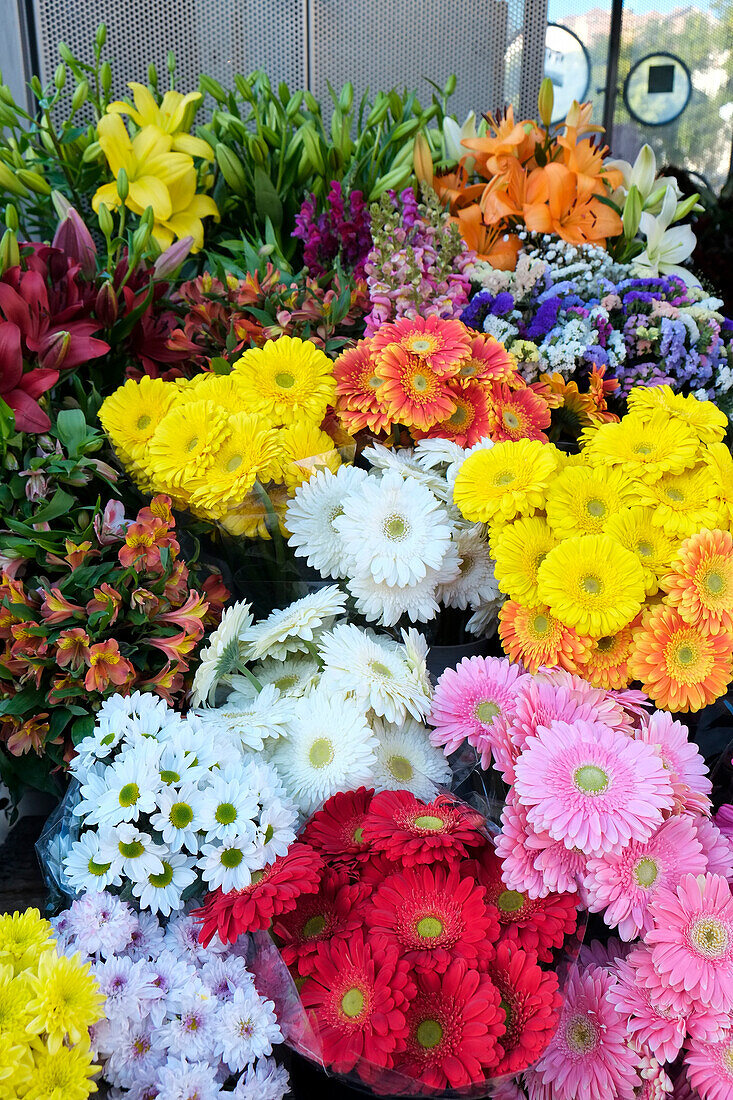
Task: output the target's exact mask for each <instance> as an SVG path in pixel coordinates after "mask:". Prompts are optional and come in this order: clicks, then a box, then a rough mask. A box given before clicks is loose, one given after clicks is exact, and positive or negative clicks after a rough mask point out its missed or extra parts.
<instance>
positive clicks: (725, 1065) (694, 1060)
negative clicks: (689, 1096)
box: [685, 1029, 733, 1100]
mask: <svg viewBox="0 0 733 1100" xmlns="http://www.w3.org/2000/svg"><path fill="white" fill-rule="evenodd" d="M685 1065H686V1066H687V1078H688V1080H689V1082H690V1084H691V1085H692V1087H693V1088H695V1089H697V1092H698V1093H699V1095H700V1098H701V1100H730V1098H731V1096H733V1029H730V1030H728V1031H726V1032H725V1034H724V1035H723V1038H722V1039H720V1040H719V1041H718V1042H717V1043H700V1042H692V1043H690V1049H689V1050H688V1051H687V1054H686V1055H685Z"/></svg>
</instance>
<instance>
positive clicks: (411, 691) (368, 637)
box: [197, 585, 451, 827]
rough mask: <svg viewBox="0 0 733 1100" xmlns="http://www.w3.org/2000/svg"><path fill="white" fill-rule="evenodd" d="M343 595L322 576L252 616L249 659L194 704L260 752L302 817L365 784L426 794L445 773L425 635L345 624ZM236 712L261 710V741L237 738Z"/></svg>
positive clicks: (246, 646)
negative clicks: (432, 719)
mask: <svg viewBox="0 0 733 1100" xmlns="http://www.w3.org/2000/svg"><path fill="white" fill-rule="evenodd" d="M345 602H346V595H345V593H343V592H341V590H340V589H339V588H338V587H336V586H335V585H333V586H328V587H325V588H322V589H320V590H318V591H316V592H314V593H311V594H310V595H308V596H305V597H303V599H300V600H296V601H295V602H294V603H292V604H291V605H290V606H289V607H286V608H283V609H282V610H277V611H274V612H273V613H272V614H271V615H270V616H269V617H268V618H267V619H264V620H262V621H261V622H258V623H254V624H249V625H248V626H247V627H246V628H245V630H244V631H243V633H242V636H241V638H239V639H238V640H237V645H238V647H239V652H240V654H247V655H248V656H247V658H245V659H243V658H242V657H241V656H240V659H239V661H238V664H237V665H236V671H234V670H232V668H231V667H230V666H229V665H227V666H226V670H225V672H224V674H223V675H222V677H221V679H220V680H219V681H218V682H216V683H213V684H211V685H210V686H209V689H208V691H207V694H208V696H209V698H212V699H216V700H217V701H218V702H219V706H217V707H210V708H203V709H201V710H199V711H198V712H197V713H198V715H199V716H200V718H201V720H202V721H203V722H204V723H205V725H206V726H207V728H208V726H209V725H211V726H212V727H221V725H222V724H224V725H225V726H226V727H227V729H229V730H230V731H231V733H232V736H233V737H234V739H235V740H237V741H238V743H240V744H241V745H243V746H244V749H245V751H250V752H257V753H258V760H262V759H264V760H266V761H267V762H268V763H269V764H270V765H271V766H272V767H273V768H274V769H275V771H276V773H277V776H278V779H279V781H280V783H281V784H282V786H283V788H284V789H285V791H286V792H287V795H288V796H289V798H291V799H292V801H293V802H294V803H295V805H296V806H297V807H298V810H299V811H300V812H301V815H303V816H308V815H309V814H311V813H313V812H314V811H315V810H317V809H318V808H319V807H320V806H321V805H322V804H323V803H324V802H325V801H326V800H327V799H328V798H330V797H331V796H332V795H334V794H336V793H337V792H338V791H343V790H350V789H353V788H356V787H360V786H362V785H363V786H367V787H373V788H375V789H377V790H390V789H395V790H397V789H401V788H409V789H410V790H414V791H415V793H416V794H419V796H420V797H425V796H427V795H428V794H429V795H430V796H431V797H432V796H433V795H434V794H435V793H436V792H437V789H438V787H439V786H440V785H444V784H449V783H450V778H451V773H450V769H449V767H448V765H447V764H446V761H445V758H444V757H443V755H442V754H441V753H440V752H439V751H436V750H435V748H434V747H433V746H432V745H431V744H430V739H429V732H428V730H427V728H426V726H425V725H424V719H425V718H426V716H427V714H428V713H429V711H430V706H431V698H432V688H431V685H430V680H429V677H428V674H427V669H426V657H427V645H426V643H425V639H424V638H423V637H422V635H420V634H419V633H418V632H417V631H416V630H413V629H410V630H408V631H402V636H401V641H397V640H396V639H395V638H393V637H391V636H389V635H387V634H384V633H380V632H377V631H375V630H371V629H364V628H362V627H360V626H357V625H355V624H354V623H350V622H349V621H348V620H347V618H346V616H345V614H343V610H344V606H345ZM240 713H246V714H247V715H250V716H252V715H256V716H258V721H259V722H260V725H258V729H259V731H260V732H261V734H262V740H261V742H260V743H259V744H258V745H255V744H253V742H252V738H251V737H250V739H249V741H247V740H246V739H245V738H242V737H240V735H239V730H238V727H237V723H238V721H239V719H238V718H237V715H238V714H240ZM250 720H251V721H252V720H253V719H250ZM275 824H277V823H276V822H275V821H274V819H273V827H274V826H275Z"/></svg>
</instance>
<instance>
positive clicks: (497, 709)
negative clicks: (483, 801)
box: [428, 657, 525, 767]
mask: <svg viewBox="0 0 733 1100" xmlns="http://www.w3.org/2000/svg"><path fill="white" fill-rule="evenodd" d="M524 680H525V676H524V675H523V674H522V671H521V668H520V667H519V666H518V665H514V664H512V663H511V661H507V660H505V659H504V660H500V659H499V658H498V657H464V658H463V660H462V661H461V663H460V664H459V665H458V667H457V668H449V669H446V671H445V672H444V673H443V675H442V676H441V677H440V679H439V680H438V683H437V685H436V688H435V695H434V696H433V709H432V711H431V713H430V717H429V719H428V721H429V722H430V723H431V724H432V725H433V726H435V729H434V730H433V731H432V733H431V734H430V740H431V742H432V743H433V745H442V746H443V747H444V748H443V751H444V752H445V754H446V756H447V755H449V754H450V753H452V752H454V751H455V750H456V749H457V748H458V746H459V745H461V744H462V743H463V742H464V741H468V743H469V744H470V745H473V747H474V748H475V749H478V751H479V752H481V753H482V754H485V756H486V760H485V761H484V759H482V764H483V766H484V767H487V766H488V756H489V751H490V747H491V739H492V733H493V731H494V729H495V728H496V727H497V726H499V725H500V724H502V723H505V722H507V721H508V720H510V719H511V718H512V716H513V714H514V709H515V706H516V701H517V696H518V693H519V689H520V688H521V686H522V684H523V682H524Z"/></svg>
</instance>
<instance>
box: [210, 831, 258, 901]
mask: <svg viewBox="0 0 733 1100" xmlns="http://www.w3.org/2000/svg"><path fill="white" fill-rule="evenodd" d="M258 863H259V849H258V846H257V845H256V844H255V842H254V841H253V840H247V839H245V838H244V837H242V838H241V839H239V840H227V841H225V842H224V843H223V844H219V843H217V844H202V846H201V855H200V857H199V859H198V861H197V866H198V867H200V868H201V877H202V879H203V880H204V882H205V883H206V885H207V886H208V887H209V889H210V890H216V889H217V887H221V890H222V892H223V893H224V894H228V893H229V891H230V890H244V889H245V887H247V886H249V884H250V883H251V881H252V871H253V870H255V869H257V864H258Z"/></svg>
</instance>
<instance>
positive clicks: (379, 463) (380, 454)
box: [363, 443, 444, 496]
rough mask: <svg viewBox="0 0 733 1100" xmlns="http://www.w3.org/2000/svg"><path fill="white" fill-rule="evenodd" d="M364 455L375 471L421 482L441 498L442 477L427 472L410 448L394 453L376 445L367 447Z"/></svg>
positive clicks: (379, 444)
mask: <svg viewBox="0 0 733 1100" xmlns="http://www.w3.org/2000/svg"><path fill="white" fill-rule="evenodd" d="M363 455H364V458H365V459H366V460H367V462H369V463H370V464H371V465H372V466H373V468H374V469H375V470H381V471H384V472H386V471H391V472H392V473H395V474H399V476H400V477H402V478H405V479H407V480H413V481H419V482H420V484H421V485H424V486H425V487H426V488H427V489H429V490H430V492H431V493H435V494H436V496H440V494H441V492H442V491H443V489H444V485H443V484H442V482H443V479H442V478H441V476H440V475H439V474H436V473H434V472H433V471H431V470H426V469H425V467H424V466H423V464H422V463H420V462H418V461H417V455H416V454H415V452H414V451H412V450H410V449H409V448H400V450H398V451H392V450H390V449H389V448H388V447H385V446H384V445H383V444H382V443H375V444H374V446H372V447H365V448H364V451H363Z"/></svg>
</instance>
